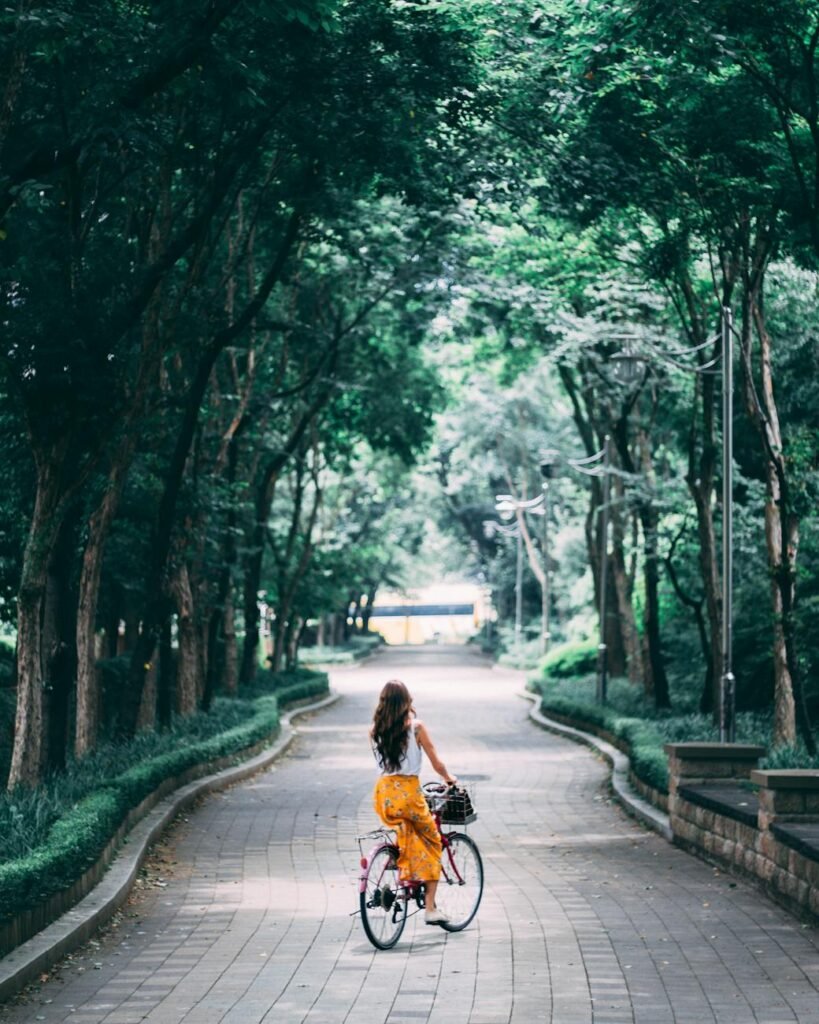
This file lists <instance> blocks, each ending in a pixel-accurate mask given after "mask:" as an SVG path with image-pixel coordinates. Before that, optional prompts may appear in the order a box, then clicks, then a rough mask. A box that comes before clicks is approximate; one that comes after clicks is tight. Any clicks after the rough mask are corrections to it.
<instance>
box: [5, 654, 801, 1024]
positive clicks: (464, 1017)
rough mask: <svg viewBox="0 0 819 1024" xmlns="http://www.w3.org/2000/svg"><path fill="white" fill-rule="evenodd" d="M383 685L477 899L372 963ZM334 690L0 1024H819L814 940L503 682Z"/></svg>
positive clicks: (463, 658)
mask: <svg viewBox="0 0 819 1024" xmlns="http://www.w3.org/2000/svg"><path fill="white" fill-rule="evenodd" d="M393 676H399V677H401V678H404V679H405V680H406V681H407V683H408V685H409V686H410V687H411V689H412V692H413V693H414V695H415V697H416V705H417V707H418V709H419V713H420V714H421V715H422V717H423V718H424V719H425V720H426V722H427V724H428V725H429V727H430V730H431V732H432V735H433V737H434V739H435V741H436V743H437V745H438V748H439V751H440V752H441V754H442V755H443V757H444V758H445V760H446V761H447V763H448V765H449V766H450V768H451V769H452V770H453V771H455V772H456V773H458V774H460V775H462V776H464V777H465V778H467V779H468V778H469V777H470V776H472V777H475V778H477V779H478V781H477V782H476V787H477V788H476V793H477V799H476V803H477V806H478V809H479V812H480V817H479V820H478V822H477V823H476V824H475V825H473V826H470V833H471V834H472V835H473V837H474V838H475V839H476V840H477V842H478V843H479V844H480V847H481V851H482V853H483V855H484V861H485V868H486V889H485V893H484V900H483V903H482V905H481V909H480V912H479V915H478V917H477V919H476V921H475V922H474V924H473V925H472V926H471V927H470V928H469V929H468V930H467V931H465V932H462V933H459V934H453V935H447V934H446V933H444V932H442V931H440V930H439V929H436V928H431V927H427V926H425V925H424V924H423V921H422V920H421V917H420V915H419V916H417V917H414V918H411V919H410V920H409V921H408V924H407V928H406V930H405V932H404V936H403V937H402V939H401V941H400V943H399V944H398V946H397V947H396V948H395V949H394V950H391V951H388V952H376V951H375V950H373V949H372V947H370V945H369V944H368V943H367V941H366V939H365V937H364V934H363V932H362V930H361V926H360V924H359V921H358V919H357V918H356V917H355V916H350V913H351V911H353V910H354V909H355V907H356V905H357V890H356V884H355V880H356V874H357V865H358V857H359V852H358V847H357V844H356V841H355V838H356V836H357V835H358V834H359V833H363V832H365V831H368V830H369V829H371V828H373V827H374V826H375V824H376V822H375V820H374V817H373V813H372V811H371V809H370V790H371V786H372V779H373V769H372V766H371V762H370V757H369V752H368V750H367V745H366V738H365V735H366V725H367V722H368V720H369V716H370V714H371V710H372V706H373V703H374V698H375V695H376V694H377V691H378V689H379V687H380V685H381V684H382V683H383V682H384V681H385V680H386V679H388V678H390V677H393ZM334 685H335V687H336V689H338V690H340V691H341V692H342V693H343V694H344V700H343V701H341V702H339V703H338V704H336V705H335V706H334V707H332V708H330V709H329V710H327V711H324V712H321V713H319V714H317V715H315V716H313V717H312V718H310V719H306V720H305V719H303V720H302V721H301V723H300V724H299V731H300V736H299V738H298V739H297V740H296V741H295V743H294V745H293V746H292V747H291V749H290V752H289V754H288V755H287V756H286V757H284V758H283V759H282V760H281V761H279V762H278V764H277V765H276V766H275V767H274V768H273V769H272V770H270V771H268V772H266V773H264V774H263V775H260V776H258V777H257V778H256V779H254V780H252V781H250V782H246V783H244V784H242V785H240V786H237V787H235V788H234V789H232V790H230V791H228V792H226V793H223V794H220V795H218V796H214V797H211V798H209V799H208V800H206V801H205V802H204V803H203V804H202V805H201V806H200V807H199V808H198V809H197V810H196V811H194V812H192V813H190V814H189V815H188V817H187V820H186V822H185V823H183V824H181V825H180V826H178V827H177V828H176V829H175V830H174V831H173V832H172V833H171V836H170V839H169V843H170V847H168V843H166V844H165V846H166V849H165V858H164V860H163V862H162V863H163V864H165V866H166V868H167V870H166V872H165V877H160V876H157V875H156V870H155V871H154V877H153V881H152V883H151V884H149V885H147V886H146V889H145V893H144V894H143V895H142V896H141V897H140V899H139V900H138V901H137V903H136V906H135V909H134V910H133V911H132V914H131V916H128V915H126V916H125V917H124V918H123V920H122V922H121V923H120V925H119V927H117V928H114V929H111V930H110V931H109V932H108V933H107V934H106V935H103V936H102V937H101V939H100V940H99V942H98V944H96V945H92V946H90V947H87V948H86V949H85V950H84V951H82V952H81V953H78V954H76V955H75V956H74V957H73V958H72V959H71V960H68V961H66V963H65V964H64V965H63V967H62V968H61V970H59V971H58V972H57V974H56V976H55V977H54V978H53V979H52V980H50V981H48V982H46V983H45V984H43V985H42V986H40V987H39V988H37V989H36V990H31V991H29V992H28V993H27V994H26V995H25V996H24V997H23V998H22V999H20V1000H18V1001H17V1002H16V1003H15V1004H12V1005H10V1006H7V1007H5V1008H3V1009H0V1022H2V1024H33V1022H35V1021H40V1020H42V1021H48V1022H72V1024H137V1022H141V1021H148V1022H151V1024H261V1022H264V1024H273V1022H275V1024H301V1022H305V1024H418V1022H427V1024H510V1022H515V1024H534V1022H553V1024H621V1022H627V1021H628V1022H634V1024H666V1022H668V1024H671V1022H676V1024H706V1022H718V1024H753V1022H758V1024H786V1022H787V1024H791V1022H794V1021H797V1022H800V1024H819V936H818V935H817V933H816V932H815V931H814V930H812V929H810V928H806V927H803V926H802V925H800V924H799V922H798V921H796V920H795V919H793V918H791V917H790V916H788V915H787V914H786V913H785V912H784V911H782V910H780V909H779V908H778V907H777V906H775V905H774V904H773V903H771V902H769V901H768V900H767V899H766V898H765V897H764V896H762V895H760V894H759V892H757V891H756V890H755V889H753V888H751V887H750V886H748V885H746V884H745V883H744V882H736V881H734V880H733V879H731V878H729V877H727V876H726V875H724V874H721V873H718V872H716V871H715V870H714V869H712V868H710V867H708V866H707V865H705V864H703V863H701V862H700V861H697V860H696V859H694V858H692V857H690V856H688V855H687V854H685V853H682V852H681V851H679V850H676V849H674V848H673V847H671V846H669V845H668V844H667V843H666V842H665V841H664V840H662V839H660V838H659V837H657V836H656V835H654V834H651V833H648V832H646V831H644V830H643V829H642V828H641V827H640V826H637V825H635V824H634V823H633V822H632V821H631V820H630V819H628V818H627V817H626V816H625V815H624V814H623V813H622V811H621V810H620V809H619V808H618V807H617V806H616V805H613V804H612V803H611V802H610V801H609V800H608V798H607V795H606V790H605V779H606V769H605V766H604V765H603V764H602V763H601V762H599V761H598V760H596V759H595V757H594V756H593V755H592V754H591V753H590V752H589V751H588V750H587V749H586V748H583V747H579V746H576V745H574V744H572V743H570V742H568V741H566V740H563V739H561V738H558V737H555V736H553V735H550V734H548V733H545V732H542V731H540V730H539V729H538V728H537V727H535V726H534V725H532V724H531V723H530V722H529V721H528V719H527V710H528V704H527V703H526V702H524V701H522V700H520V699H519V698H517V697H516V696H515V692H516V690H517V689H518V688H519V685H520V679H519V677H518V676H516V675H514V674H512V673H504V672H501V671H498V670H493V669H491V668H490V667H488V666H487V665H486V664H485V663H484V662H482V661H481V660H480V659H479V658H478V657H477V656H475V655H472V654H469V653H468V652H466V651H464V650H460V651H455V650H451V649H446V648H437V649H436V648H423V649H419V650H416V651H414V652H406V651H401V650H400V649H399V650H390V651H386V652H384V653H382V654H381V655H379V656H378V657H377V658H375V659H373V660H371V661H370V662H369V663H367V664H366V665H362V666H357V667H355V668H354V669H350V670H343V671H340V672H338V673H337V674H336V675H335V677H334ZM484 777H485V778H484ZM168 849H170V850H171V852H170V853H168ZM169 858H170V860H171V861H174V860H175V861H176V863H175V864H173V863H169ZM160 870H162V868H161V867H160ZM134 913H135V914H136V915H137V916H133V915H134Z"/></svg>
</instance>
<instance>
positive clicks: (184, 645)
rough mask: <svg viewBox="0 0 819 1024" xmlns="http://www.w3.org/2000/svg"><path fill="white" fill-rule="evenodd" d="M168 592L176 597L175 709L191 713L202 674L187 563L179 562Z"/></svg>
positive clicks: (194, 609)
mask: <svg viewBox="0 0 819 1024" xmlns="http://www.w3.org/2000/svg"><path fill="white" fill-rule="evenodd" d="M171 592H172V593H173V595H174V599H175V601H176V610H177V620H176V621H177V633H178V637H179V651H178V656H177V663H176V711H177V713H178V714H180V715H192V714H193V713H194V712H195V711H196V710H197V708H198V706H199V700H198V697H199V686H200V682H199V680H200V677H201V669H202V662H201V651H200V649H199V637H200V632H199V628H198V626H197V622H196V608H195V603H194V597H193V588H192V587H191V581H190V574H189V572H188V567H187V565H186V564H185V563H184V562H183V563H181V564H180V565H179V566H178V567H177V569H176V571H175V572H174V574H173V578H172V580H171Z"/></svg>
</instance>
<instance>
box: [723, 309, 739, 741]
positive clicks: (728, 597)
mask: <svg viewBox="0 0 819 1024" xmlns="http://www.w3.org/2000/svg"><path fill="white" fill-rule="evenodd" d="M721 321H722V322H721V327H722V678H721V679H720V688H719V738H720V743H733V742H734V740H735V738H736V714H735V712H736V679H735V678H734V671H733V667H734V666H733V646H734V622H733V620H734V332H733V324H732V322H731V310H730V309H729V308H728V307H727V306H723V307H722V318H721Z"/></svg>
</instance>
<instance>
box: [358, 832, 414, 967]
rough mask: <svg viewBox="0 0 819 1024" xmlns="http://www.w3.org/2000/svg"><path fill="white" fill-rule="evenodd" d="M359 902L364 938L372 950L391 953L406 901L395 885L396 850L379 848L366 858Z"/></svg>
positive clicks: (387, 847) (396, 871)
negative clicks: (366, 865)
mask: <svg viewBox="0 0 819 1024" xmlns="http://www.w3.org/2000/svg"><path fill="white" fill-rule="evenodd" d="M359 902H360V906H361V923H362V924H363V925H364V932H365V934H366V936H367V938H368V939H369V940H370V942H371V943H372V944H373V945H374V946H375V948H376V949H391V948H392V947H393V946H394V945H395V944H396V942H398V940H399V939H400V938H401V932H402V931H403V930H404V925H405V924H406V921H407V901H406V899H405V894H404V891H403V889H401V888H400V887H399V884H398V848H397V847H396V846H379V847H378V849H377V850H376V851H375V853H374V854H373V855H372V857H371V858H370V863H369V865H368V867H367V874H366V877H365V880H364V888H363V890H362V891H361V893H360V894H359Z"/></svg>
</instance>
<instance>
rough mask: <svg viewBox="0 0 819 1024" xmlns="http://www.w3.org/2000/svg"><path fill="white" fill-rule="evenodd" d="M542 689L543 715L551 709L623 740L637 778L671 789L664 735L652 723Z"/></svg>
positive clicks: (657, 787) (665, 791) (663, 789)
mask: <svg viewBox="0 0 819 1024" xmlns="http://www.w3.org/2000/svg"><path fill="white" fill-rule="evenodd" d="M536 685H537V684H536ZM539 689H540V688H539ZM540 692H541V694H542V697H541V702H540V710H541V711H542V712H543V714H545V715H548V714H549V712H550V711H552V712H554V713H555V714H558V715H563V716H565V717H566V718H571V719H572V720H573V721H574V722H575V723H576V724H577V725H578V726H579V727H580V728H582V727H583V726H584V725H591V726H594V727H597V728H598V729H605V730H606V732H609V733H611V734H612V735H613V736H616V737H617V738H618V739H620V740H623V742H624V743H625V745H626V746H627V748H628V752H629V759H630V761H631V767H632V770H633V771H634V774H635V775H636V776H637V778H638V779H641V780H642V781H643V782H645V783H647V784H648V785H649V786H653V787H654V789H658V790H659V791H660V792H661V793H667V792H668V761H667V759H666V756H665V751H664V750H663V745H664V743H665V737H663V736H662V734H661V733H660V731H659V730H658V729H656V728H655V727H654V726H653V723H652V722H650V721H646V720H645V719H642V718H631V717H628V716H625V715H623V714H621V713H620V712H618V711H615V710H614V709H613V708H610V707H606V706H604V705H600V704H587V703H585V702H583V701H578V700H571V699H570V698H567V697H564V696H561V695H559V694H550V693H548V691H547V692H544V691H543V690H541V691H540Z"/></svg>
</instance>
